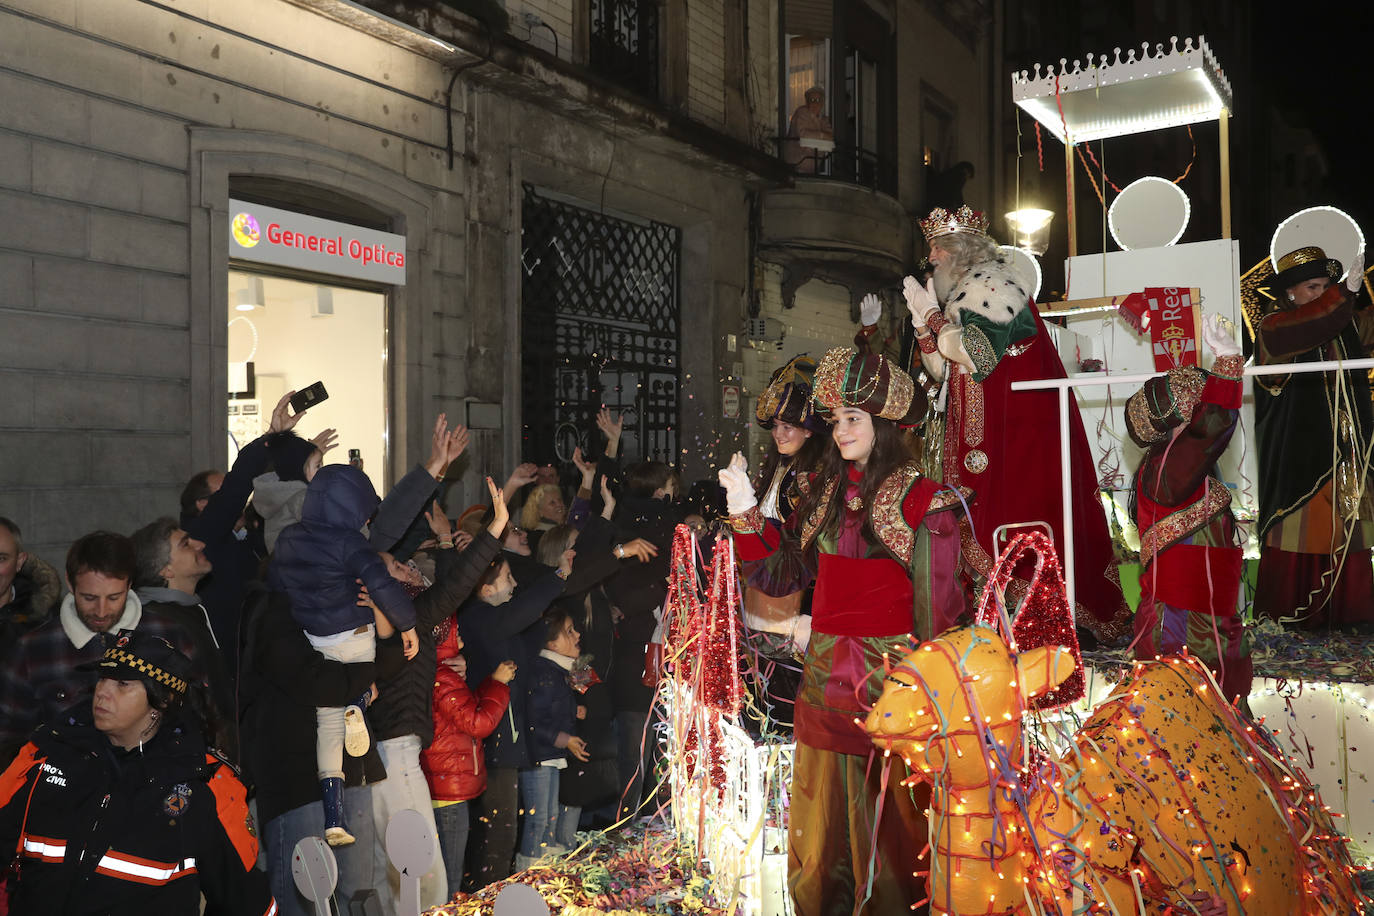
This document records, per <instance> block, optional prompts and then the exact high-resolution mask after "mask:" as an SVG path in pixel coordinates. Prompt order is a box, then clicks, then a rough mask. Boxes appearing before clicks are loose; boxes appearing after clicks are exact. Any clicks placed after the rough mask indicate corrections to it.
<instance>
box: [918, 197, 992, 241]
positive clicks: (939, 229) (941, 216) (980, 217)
mask: <svg viewBox="0 0 1374 916" xmlns="http://www.w3.org/2000/svg"><path fill="white" fill-rule="evenodd" d="M921 231H922V232H924V233H925V235H926V241H927V242H929V241H930V240H931V239H938V238H939V237H940V236H942V235H950V234H951V233H954V232H971V233H973V234H974V235H987V234H988V218H987V214H984V213H980V212H979V211H977V210H974V209H973V208H972V207H970V206H969V205H968V204H964V205H963V206H962V207H960V208H959V209H958V210H955V211H954V212H953V213H950V212H949V211H948V210H946V209H945V208H944V207H936V208H935V209H934V210H931V211H930V215H929V216H927V217H926V218H925V219H923V220H921Z"/></svg>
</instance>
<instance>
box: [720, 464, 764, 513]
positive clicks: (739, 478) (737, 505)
mask: <svg viewBox="0 0 1374 916" xmlns="http://www.w3.org/2000/svg"><path fill="white" fill-rule="evenodd" d="M716 478H717V479H718V480H719V481H720V485H721V486H722V487H724V488H725V507H726V509H727V510H728V511H729V513H730V514H731V515H743V514H744V513H746V512H748V511H749V510H750V509H752V508H754V507H755V506H757V505H758V500H757V499H756V498H755V497H754V485H753V484H752V483H750V482H749V465H748V464H747V462H745V460H744V456H743V455H741V454H740V453H739V452H735V454H734V455H733V456H731V458H730V463H729V464H728V465H726V466H725V467H723V468H721V469H720V470H719V471H717V472H716Z"/></svg>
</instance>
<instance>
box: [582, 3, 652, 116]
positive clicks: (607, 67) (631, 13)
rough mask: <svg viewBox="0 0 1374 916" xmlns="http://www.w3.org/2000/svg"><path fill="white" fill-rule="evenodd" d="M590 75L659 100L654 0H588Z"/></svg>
mask: <svg viewBox="0 0 1374 916" xmlns="http://www.w3.org/2000/svg"><path fill="white" fill-rule="evenodd" d="M590 19H591V38H590V43H589V49H588V50H589V52H590V61H589V63H590V66H591V69H592V72H594V73H596V74H597V75H598V76H603V77H605V78H606V79H608V80H611V81H612V82H615V83H618V84H620V85H621V86H624V87H625V88H627V89H631V90H633V91H635V92H638V93H640V94H641V95H644V96H647V97H648V98H651V99H656V98H658V4H657V2H655V0H591V16H590Z"/></svg>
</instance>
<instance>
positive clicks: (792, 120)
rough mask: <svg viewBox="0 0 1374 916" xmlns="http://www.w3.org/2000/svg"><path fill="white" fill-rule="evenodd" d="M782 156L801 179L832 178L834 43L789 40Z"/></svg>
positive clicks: (809, 38) (800, 37) (799, 38)
mask: <svg viewBox="0 0 1374 916" xmlns="http://www.w3.org/2000/svg"><path fill="white" fill-rule="evenodd" d="M783 91H784V92H785V94H786V101H785V110H786V111H787V112H788V113H789V114H788V117H787V123H786V124H785V125H784V126H783V132H782V136H783V140H782V145H781V150H782V156H783V158H784V159H786V160H787V162H788V163H789V164H790V165H791V166H792V167H793V168H794V169H796V171H797V174H799V175H828V174H830V154H831V153H832V152H833V151H834V149H835V127H834V122H833V120H832V116H831V101H830V95H831V93H830V39H829V38H825V37H815V36H808V35H789V36H787V85H786V86H785V87H784V90H783Z"/></svg>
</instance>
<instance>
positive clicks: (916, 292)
mask: <svg viewBox="0 0 1374 916" xmlns="http://www.w3.org/2000/svg"><path fill="white" fill-rule="evenodd" d="M902 295H903V296H904V297H905V298H906V307H907V309H908V310H910V312H911V325H912V327H916V328H923V327H925V326H926V322H927V321H929V320H930V316H931V314H933V313H934V312H937V311H939V310H940V300H939V299H937V298H936V297H935V278H934V277H932V278H930V279H929V280H927V281H926V285H925V286H922V285H921V284H920V282H919V281H917V279H916V278H915V277H906V278H905V279H903V280H902Z"/></svg>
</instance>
